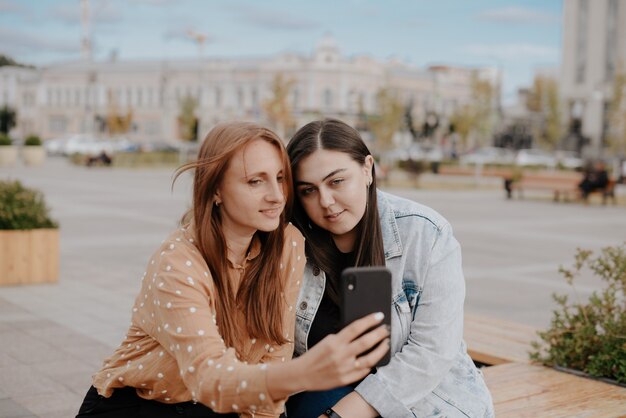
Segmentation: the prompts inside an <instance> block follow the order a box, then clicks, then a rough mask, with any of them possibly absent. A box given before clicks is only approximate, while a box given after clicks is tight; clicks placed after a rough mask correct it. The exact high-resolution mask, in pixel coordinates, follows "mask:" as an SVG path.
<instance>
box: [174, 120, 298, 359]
mask: <svg viewBox="0 0 626 418" xmlns="http://www.w3.org/2000/svg"><path fill="white" fill-rule="evenodd" d="M258 139H261V140H264V141H267V142H269V143H270V144H272V145H274V146H275V147H276V148H277V149H278V151H279V153H280V155H281V159H282V161H283V175H284V185H283V193H284V196H285V200H286V204H285V210H284V211H283V213H282V215H281V217H280V224H279V226H278V228H277V229H276V230H274V231H271V232H262V231H257V232H256V235H257V236H258V238H259V239H260V241H261V245H262V250H261V253H260V255H259V256H258V257H256V258H254V259H253V260H251V261H250V265H249V267H248V268H247V269H246V271H245V275H244V278H243V280H242V281H241V284H240V286H239V289H238V290H237V293H236V295H235V293H234V291H233V288H232V283H231V280H230V279H229V275H228V266H227V261H226V260H227V259H226V251H227V246H226V240H225V238H224V233H223V231H222V221H221V216H220V210H219V208H218V207H217V206H215V205H214V197H215V193H216V190H217V189H218V188H219V186H220V185H221V183H222V179H223V177H224V173H225V172H226V169H227V168H228V164H229V163H230V160H231V158H232V157H233V155H234V154H235V153H236V152H237V151H239V150H240V149H242V148H244V147H246V146H247V145H248V144H250V143H251V142H252V141H255V140H258ZM255 158H263V156H255ZM188 170H195V171H194V180H193V203H192V208H191V209H190V210H189V212H187V213H186V214H185V216H183V219H182V221H181V223H182V224H184V225H190V226H192V227H193V228H194V232H195V235H196V242H195V244H196V246H197V247H198V250H199V251H200V253H201V254H202V256H203V257H204V260H205V261H206V263H207V264H208V266H209V269H210V271H211V275H212V278H213V282H214V283H215V288H216V290H217V298H216V299H215V302H216V311H217V313H216V316H217V324H218V326H219V329H220V333H221V335H222V337H223V338H224V342H225V343H226V345H227V346H230V347H233V346H234V341H235V339H236V336H237V335H240V333H241V330H237V329H236V328H235V326H234V325H233V324H234V321H232V320H230V319H229V317H228V315H229V313H231V312H235V311H236V310H237V309H243V312H244V315H245V316H246V327H247V332H248V334H249V335H250V336H251V337H254V338H263V339H266V340H268V341H270V342H272V343H275V344H284V343H285V342H286V340H285V337H284V335H283V332H282V325H283V324H282V313H283V310H284V306H283V304H284V303H283V302H282V297H281V293H282V292H283V290H284V285H285V284H284V283H282V282H280V281H279V280H278V278H279V277H281V275H280V272H279V263H280V259H281V256H282V251H283V241H284V229H285V226H286V223H287V219H288V216H289V215H288V214H289V212H290V209H291V205H292V201H293V193H292V190H291V184H292V181H291V169H290V166H289V159H288V157H287V153H286V152H285V147H284V145H283V143H282V141H281V140H280V138H279V137H278V136H277V135H276V134H275V133H274V132H272V131H270V130H269V129H266V128H263V127H261V126H259V125H256V124H253V123H247V122H229V123H222V124H219V125H217V126H215V127H214V128H213V129H212V130H211V131H210V132H209V133H208V135H207V136H206V138H205V139H204V142H203V143H202V146H201V147H200V151H199V152H198V159H197V161H194V162H191V163H188V164H185V165H183V166H181V167H179V168H178V170H176V174H175V177H174V181H176V178H177V177H178V176H179V175H181V174H182V173H184V172H185V171H188Z"/></svg>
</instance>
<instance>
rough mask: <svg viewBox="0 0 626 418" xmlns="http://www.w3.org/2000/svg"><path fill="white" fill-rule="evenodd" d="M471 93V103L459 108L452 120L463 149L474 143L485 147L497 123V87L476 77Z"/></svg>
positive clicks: (473, 79)
mask: <svg viewBox="0 0 626 418" xmlns="http://www.w3.org/2000/svg"><path fill="white" fill-rule="evenodd" d="M471 91H472V94H471V101H470V102H469V103H467V104H466V105H464V106H461V107H460V108H458V109H457V110H456V112H455V113H454V114H453V115H452V116H451V118H450V122H451V123H453V124H454V126H455V127H456V131H457V133H458V134H459V136H460V138H461V145H462V148H466V147H467V145H468V144H469V143H470V142H472V145H474V144H473V143H474V142H476V143H477V145H485V142H486V139H487V138H489V137H490V136H491V134H492V131H493V125H494V122H495V121H494V110H495V109H494V99H495V96H496V88H495V86H494V85H493V84H491V82H489V80H482V79H480V78H479V77H477V76H474V77H473V78H472V82H471ZM470 140H472V141H470Z"/></svg>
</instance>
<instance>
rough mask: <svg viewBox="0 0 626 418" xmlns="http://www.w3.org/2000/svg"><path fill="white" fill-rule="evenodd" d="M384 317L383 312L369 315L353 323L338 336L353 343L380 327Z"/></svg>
mask: <svg viewBox="0 0 626 418" xmlns="http://www.w3.org/2000/svg"><path fill="white" fill-rule="evenodd" d="M384 317H385V315H384V314H383V313H382V312H376V313H373V314H369V315H367V316H364V317H363V318H359V319H357V320H356V321H354V322H352V323H351V324H350V325H348V326H346V327H345V328H344V329H342V330H341V331H339V332H338V333H337V335H339V336H340V337H341V338H342V339H344V340H345V341H348V342H351V341H353V340H354V339H355V338H357V337H358V336H359V335H361V334H363V333H364V332H365V331H367V330H368V329H370V328H373V327H375V326H376V325H378V324H379V323H380V322H381V321H382V320H383V318H384Z"/></svg>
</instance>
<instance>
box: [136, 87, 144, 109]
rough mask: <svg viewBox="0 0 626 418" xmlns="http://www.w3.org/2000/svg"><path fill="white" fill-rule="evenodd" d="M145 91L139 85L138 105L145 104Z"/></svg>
mask: <svg viewBox="0 0 626 418" xmlns="http://www.w3.org/2000/svg"><path fill="white" fill-rule="evenodd" d="M142 93H143V92H142V91H141V87H137V106H142V105H143V94H142Z"/></svg>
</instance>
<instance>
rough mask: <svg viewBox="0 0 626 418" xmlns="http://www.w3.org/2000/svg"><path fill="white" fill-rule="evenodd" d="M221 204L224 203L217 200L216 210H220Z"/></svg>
mask: <svg viewBox="0 0 626 418" xmlns="http://www.w3.org/2000/svg"><path fill="white" fill-rule="evenodd" d="M221 203H222V202H220V201H218V200H216V201H215V207H216V208H219V207H220V204H221Z"/></svg>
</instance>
